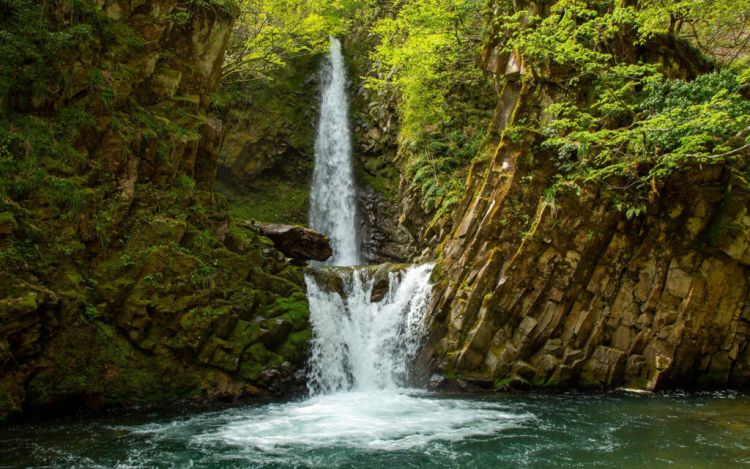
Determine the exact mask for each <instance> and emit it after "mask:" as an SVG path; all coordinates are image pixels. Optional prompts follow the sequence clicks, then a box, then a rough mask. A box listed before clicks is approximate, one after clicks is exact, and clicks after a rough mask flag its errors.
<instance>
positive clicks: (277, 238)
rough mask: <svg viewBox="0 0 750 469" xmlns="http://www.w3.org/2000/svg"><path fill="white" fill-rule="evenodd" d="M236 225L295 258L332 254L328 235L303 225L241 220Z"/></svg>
mask: <svg viewBox="0 0 750 469" xmlns="http://www.w3.org/2000/svg"><path fill="white" fill-rule="evenodd" d="M238 225H239V226H241V227H243V228H247V229H249V230H252V231H255V232H256V233H258V234H260V235H262V236H265V237H267V238H268V239H270V240H271V241H273V244H274V246H275V247H276V249H278V250H279V251H281V252H282V253H284V255H286V256H287V257H291V258H292V259H295V260H314V261H324V260H326V259H328V258H329V257H331V255H333V249H332V248H331V242H330V240H329V239H328V237H327V236H326V235H324V234H323V233H319V232H317V231H315V230H311V229H310V228H306V227H304V226H296V225H281V224H277V223H259V222H253V221H241V222H239V223H238Z"/></svg>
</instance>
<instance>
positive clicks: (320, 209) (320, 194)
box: [310, 38, 359, 265]
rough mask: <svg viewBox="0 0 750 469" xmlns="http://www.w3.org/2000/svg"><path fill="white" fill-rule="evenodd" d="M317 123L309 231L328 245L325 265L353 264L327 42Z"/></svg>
mask: <svg viewBox="0 0 750 469" xmlns="http://www.w3.org/2000/svg"><path fill="white" fill-rule="evenodd" d="M320 77H321V90H322V91H321V98H320V120H319V122H318V132H317V135H316V137H315V169H314V171H313V182H312V188H311V191H310V226H311V227H312V228H313V229H314V230H317V231H320V232H321V233H325V234H326V235H328V237H329V238H330V239H331V246H332V247H333V256H332V257H331V259H329V260H328V263H329V264H331V265H356V264H358V263H359V240H358V236H357V200H356V186H355V182H354V169H353V167H352V144H351V135H350V132H349V103H348V100H347V97H346V69H345V67H344V57H343V56H342V54H341V43H340V42H339V40H338V39H335V38H332V39H331V47H330V49H329V53H328V58H327V60H326V62H325V63H324V65H323V68H322V70H321V73H320Z"/></svg>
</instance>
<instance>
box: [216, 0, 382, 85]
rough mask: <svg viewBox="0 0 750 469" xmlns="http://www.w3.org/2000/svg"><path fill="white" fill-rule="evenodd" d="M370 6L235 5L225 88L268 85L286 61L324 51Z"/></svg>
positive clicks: (325, 2)
mask: <svg viewBox="0 0 750 469" xmlns="http://www.w3.org/2000/svg"><path fill="white" fill-rule="evenodd" d="M369 3H370V0H241V1H240V2H239V9H240V16H239V18H238V20H237V21H236V23H235V25H236V26H235V30H234V34H233V35H232V39H231V43H230V45H229V50H228V51H227V59H226V63H225V66H224V81H225V83H230V84H231V83H237V82H247V81H253V80H264V81H271V80H273V77H274V76H275V75H276V74H277V73H278V72H279V71H280V70H281V69H283V68H285V67H287V66H288V65H289V62H290V60H292V59H293V58H295V57H299V56H301V55H309V54H317V53H320V52H322V51H323V50H325V48H326V47H327V45H328V37H329V36H338V35H341V34H342V33H344V32H345V31H346V30H347V28H348V27H349V25H350V23H351V18H353V17H354V15H355V12H356V11H358V10H359V9H362V8H364V7H366V6H367V5H368V4H369Z"/></svg>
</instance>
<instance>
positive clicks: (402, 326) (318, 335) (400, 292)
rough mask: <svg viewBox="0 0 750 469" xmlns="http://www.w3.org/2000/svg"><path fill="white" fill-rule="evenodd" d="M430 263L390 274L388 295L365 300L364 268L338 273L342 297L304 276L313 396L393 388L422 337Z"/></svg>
mask: <svg viewBox="0 0 750 469" xmlns="http://www.w3.org/2000/svg"><path fill="white" fill-rule="evenodd" d="M432 267H433V266H432V264H426V265H421V266H415V267H409V268H408V269H406V270H405V271H404V272H399V273H390V274H389V275H390V282H389V283H390V285H389V291H388V293H387V294H386V296H385V297H384V298H383V299H382V300H381V301H380V302H377V303H372V302H370V295H371V293H372V288H373V280H372V279H369V278H368V275H367V273H368V272H367V270H366V269H361V268H360V269H354V270H352V271H351V272H349V273H342V274H341V275H342V276H343V278H344V290H345V295H344V298H342V297H341V296H340V295H339V294H338V293H328V292H325V291H323V290H321V289H320V288H318V285H316V283H315V280H314V278H313V277H308V278H307V297H308V300H309V301H310V322H311V325H312V329H313V342H312V346H311V348H312V352H311V358H310V372H309V374H308V386H309V388H310V391H311V392H312V393H313V394H327V393H332V392H338V391H348V390H358V391H372V390H378V389H391V390H393V389H397V388H399V387H403V386H406V385H408V378H409V371H410V367H411V365H412V363H413V361H414V358H415V357H416V355H417V351H418V348H419V346H420V345H421V344H420V342H421V339H422V337H424V328H425V320H424V319H425V318H424V315H425V310H426V307H427V301H428V299H429V296H430V290H431V288H432V285H431V284H430V273H431V272H432Z"/></svg>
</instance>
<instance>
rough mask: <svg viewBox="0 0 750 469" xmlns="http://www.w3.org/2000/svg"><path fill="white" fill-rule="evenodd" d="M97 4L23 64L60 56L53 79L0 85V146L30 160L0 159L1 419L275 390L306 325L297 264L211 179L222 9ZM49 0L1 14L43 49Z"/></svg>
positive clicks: (297, 361)
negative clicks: (241, 220) (246, 224)
mask: <svg viewBox="0 0 750 469" xmlns="http://www.w3.org/2000/svg"><path fill="white" fill-rule="evenodd" d="M23 3H29V2H21V3H19V5H22V4H23ZM105 3H106V5H105V6H104V7H102V6H99V4H98V3H97V2H93V3H92V2H88V3H86V2H84V4H81V5H79V6H80V8H81V11H80V12H79V13H80V18H78V19H77V20H76V22H75V23H76V26H77V27H88V28H89V29H90V35H91V38H90V39H91V40H88V39H87V38H81V39H80V41H81V42H80V44H76V45H75V47H72V48H71V47H66V48H65V50H67V51H68V52H69V53H66V54H59V55H60V56H59V57H49V58H50V60H49V61H48V62H49V63H46V62H45V63H36V64H35V65H39V67H47V68H46V69H45V72H48V73H47V75H49V77H51V78H50V80H53V79H56V77H57V76H58V75H60V73H59V71H60V70H62V71H72V76H71V77H69V78H70V80H69V83H67V84H66V89H65V91H64V92H63V91H61V89H60V88H59V86H58V83H56V82H50V83H42V84H44V85H49V86H48V87H47V88H48V89H49V90H55V91H54V92H50V93H47V92H45V93H44V96H41V97H39V99H34V100H32V99H31V97H32V95H33V93H32V91H33V90H31V89H30V87H29V83H31V81H30V80H25V81H23V83H22V82H21V81H19V83H17V84H15V85H14V86H15V87H16V88H17V91H18V92H17V93H13V95H12V96H11V98H12V99H9V100H3V101H0V107H2V109H1V110H2V111H4V112H3V113H0V121H1V122H0V129H1V130H0V152H3V154H2V155H0V156H2V158H0V159H3V161H4V162H5V161H6V160H8V161H10V162H14V161H23V162H25V163H24V164H27V165H28V166H29V167H28V168H21V167H19V166H17V165H16V166H13V165H10V166H7V165H5V163H3V166H2V168H0V170H1V172H0V178H2V184H0V192H2V194H0V419H4V418H6V417H8V416H12V415H16V414H18V413H20V412H22V411H30V412H33V411H36V410H65V409H67V410H68V411H70V410H72V409H73V408H74V407H75V406H78V405H83V406H85V407H91V408H101V407H107V406H116V405H128V404H138V403H142V402H158V401H161V400H167V399H179V398H193V399H207V398H208V399H210V398H238V397H243V396H257V395H260V394H267V393H271V392H272V393H283V392H286V391H288V390H289V389H290V388H291V387H293V386H295V385H297V384H299V383H295V382H294V380H293V376H294V374H295V371H297V370H300V369H302V368H303V367H304V366H305V361H306V355H307V353H306V351H307V345H308V341H309V334H310V332H309V324H308V315H309V313H308V307H307V300H306V296H305V293H304V280H303V277H302V273H301V270H300V268H299V267H296V266H292V265H288V264H287V262H286V260H285V259H284V256H283V255H281V254H280V253H279V252H277V251H276V250H275V249H274V248H273V245H272V243H270V242H269V241H268V240H267V239H264V238H262V237H260V236H258V235H256V234H252V233H239V232H238V231H237V230H236V229H235V227H233V225H232V220H231V217H230V213H229V205H228V204H227V202H226V200H225V199H224V198H223V197H222V196H220V195H219V194H217V193H216V192H214V191H213V188H214V182H215V178H216V172H217V167H218V165H219V156H220V155H219V151H220V149H221V147H222V138H223V135H224V130H225V127H224V124H223V123H222V122H221V120H219V119H218V118H217V116H216V115H212V114H211V112H212V111H211V110H210V109H209V102H210V96H212V95H213V94H214V92H215V91H216V90H217V85H218V79H219V76H220V72H221V65H222V54H223V51H224V49H225V47H226V45H227V41H228V38H229V33H230V31H231V25H232V21H233V19H232V14H233V13H232V12H231V11H228V10H226V9H222V8H216V9H214V8H203V7H201V6H199V5H197V3H195V2H192V3H191V2H187V3H186V2H173V1H166V2H165V1H160V0H153V1H149V0H147V1H145V2H144V1H138V2H131V3H128V2H123V1H116V2H105ZM29 4H30V3H29ZM54 5H56V4H55V2H52V4H51V5H48V10H44V9H38V10H37V8H38V6H36V5H33V8H34V10H33V11H32V12H31V13H33V15H32V16H30V17H33V18H35V19H39V22H40V23H39V24H38V25H36V26H38V28H36V29H35V28H31V27H29V28H26V29H25V30H23V31H21V30H18V29H17V28H16V29H13V28H15V26H13V25H14V24H15V23H13V20H14V18H10V17H8V18H6V17H3V18H0V26H2V29H3V31H4V32H5V31H6V28H5V27H6V26H8V28H10V29H8V34H11V35H14V38H16V39H19V40H20V41H21V42H23V41H27V42H31V43H37V44H43V48H46V46H47V42H45V41H46V40H47V39H49V40H52V39H54V38H56V37H58V36H66V37H67V36H71V35H68V34H66V32H65V31H67V29H66V28H67V27H68V26H69V25H67V22H65V24H63V22H62V21H61V19H62V18H64V17H67V16H66V15H63V14H58V13H60V12H54V11H49V9H51V8H55V6H54ZM29 8H32V7H29ZM178 10H179V12H180V13H187V17H188V19H187V21H186V22H182V23H180V24H177V23H175V18H176V17H177V16H179V15H172V13H175V12H177V11H178ZM11 13H12V12H11ZM11 13H9V14H11ZM16 19H17V18H16ZM27 30H28V31H27ZM31 30H35V31H36V32H34V34H37V33H38V34H41V35H42V36H39V37H37V36H35V37H32V38H29V37H22V35H23V34H27V33H29V31H31ZM48 33H49V34H48ZM105 33H106V34H105ZM29 34H30V33H29ZM71 37H73V36H71ZM75 37H78V36H77V35H76V36H75ZM43 52H44V51H43ZM45 57H46V56H45ZM29 60H31V59H29ZM30 68H34V67H30ZM53 81H54V80H53ZM27 82H28V83H27ZM67 86H69V88H68V87H67ZM5 111H8V112H5ZM5 152H9V153H10V154H11V156H14V157H16V158H15V159H13V158H6V156H7V155H6V154H5ZM19 175H21V176H22V177H20V176H19ZM32 176H33V177H32ZM300 187H307V186H306V185H304V186H302V185H300ZM6 189H7V190H6ZM305 200H306V199H305ZM305 203H306V202H305ZM301 206H304V203H302V204H301ZM248 350H252V351H254V352H256V353H249V352H248ZM248 370H250V371H248Z"/></svg>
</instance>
